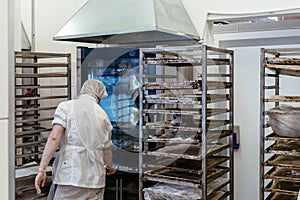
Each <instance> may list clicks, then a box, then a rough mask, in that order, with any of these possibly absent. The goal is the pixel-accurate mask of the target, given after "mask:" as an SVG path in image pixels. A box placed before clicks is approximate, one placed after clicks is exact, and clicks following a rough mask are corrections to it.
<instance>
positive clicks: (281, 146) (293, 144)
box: [266, 141, 300, 156]
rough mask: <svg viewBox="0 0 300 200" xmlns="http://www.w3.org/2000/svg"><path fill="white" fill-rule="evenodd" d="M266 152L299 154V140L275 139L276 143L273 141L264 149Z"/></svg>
mask: <svg viewBox="0 0 300 200" xmlns="http://www.w3.org/2000/svg"><path fill="white" fill-rule="evenodd" d="M266 153H275V154H281V155H294V156H300V142H298V141H285V142H283V141H277V142H276V143H274V144H273V145H271V146H270V147H268V148H267V149H266Z"/></svg>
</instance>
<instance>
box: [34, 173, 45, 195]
mask: <svg viewBox="0 0 300 200" xmlns="http://www.w3.org/2000/svg"><path fill="white" fill-rule="evenodd" d="M46 176H47V175H46V172H43V171H39V173H38V174H37V175H36V177H35V189H36V193H37V194H40V193H41V188H40V187H44V186H45V183H46Z"/></svg>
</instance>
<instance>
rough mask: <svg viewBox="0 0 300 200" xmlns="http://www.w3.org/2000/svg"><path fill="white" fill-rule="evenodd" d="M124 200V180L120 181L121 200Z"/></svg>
mask: <svg viewBox="0 0 300 200" xmlns="http://www.w3.org/2000/svg"><path fill="white" fill-rule="evenodd" d="M122 199H123V180H122V179H120V200H122Z"/></svg>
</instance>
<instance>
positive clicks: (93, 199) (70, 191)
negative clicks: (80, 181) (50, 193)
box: [53, 185, 104, 200]
mask: <svg viewBox="0 0 300 200" xmlns="http://www.w3.org/2000/svg"><path fill="white" fill-rule="evenodd" d="M103 195H104V188H82V187H75V186H69V185H57V188H56V190H55V195H54V198H53V200H75V199H76V200H87V199H89V200H103Z"/></svg>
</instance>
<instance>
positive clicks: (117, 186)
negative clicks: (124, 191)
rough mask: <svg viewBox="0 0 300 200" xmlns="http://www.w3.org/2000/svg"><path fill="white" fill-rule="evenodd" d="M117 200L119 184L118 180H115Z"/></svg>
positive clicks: (117, 197)
mask: <svg viewBox="0 0 300 200" xmlns="http://www.w3.org/2000/svg"><path fill="white" fill-rule="evenodd" d="M118 199H119V182H118V179H117V178H116V200H118Z"/></svg>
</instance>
